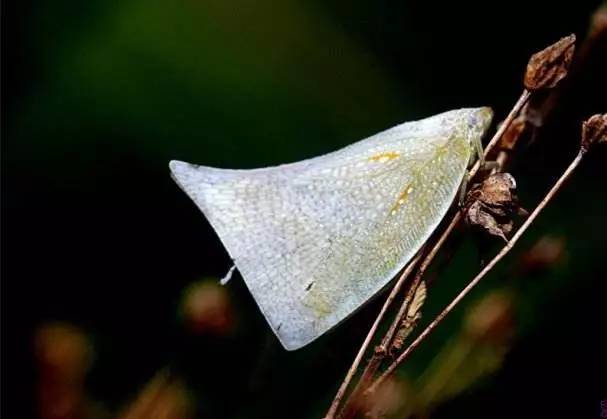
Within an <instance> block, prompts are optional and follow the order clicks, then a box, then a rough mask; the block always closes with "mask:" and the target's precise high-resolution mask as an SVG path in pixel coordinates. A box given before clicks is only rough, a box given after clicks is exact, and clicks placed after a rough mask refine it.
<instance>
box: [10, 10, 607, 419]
mask: <svg viewBox="0 0 607 419" xmlns="http://www.w3.org/2000/svg"><path fill="white" fill-rule="evenodd" d="M7 3H8V4H7ZM598 6H599V3H598V2H593V1H588V2H586V1H576V2H570V3H564V4H562V5H559V4H557V2H553V1H538V2H528V1H511V2H507V3H495V2H484V3H482V4H472V3H471V4H465V3H462V2H448V3H445V4H442V3H440V2H403V1H398V2H397V1H390V0H387V1H375V2H367V1H341V0H333V1H328V2H327V1H307V2H305V1H295V0H288V1H282V2H271V1H267V0H262V1H257V2H226V1H192V0H190V1H176V2H160V1H141V0H121V1H117V0H114V1H107V0H106V1H99V0H97V1H88V2H76V1H71V0H57V1H53V2H50V1H41V0H39V1H33V0H30V1H21V2H3V17H2V90H3V91H2V414H3V416H4V417H7V418H9V417H36V416H37V415H39V414H40V413H37V412H40V411H42V413H41V414H40V416H44V417H51V416H48V414H47V413H48V412H46V413H45V412H44V410H45V409H44V404H43V402H41V401H40V388H41V387H40V386H41V384H40V383H41V380H42V381H43V379H42V378H41V377H43V375H44V365H45V364H44V362H43V361H41V360H40V354H39V351H38V352H37V350H36V349H35V348H36V347H37V346H36V345H35V342H38V341H37V340H36V339H37V338H36V336H39V333H40V330H41V329H44V328H45V327H49V326H48V325H60V326H59V327H68V328H75V329H73V330H77V334H78V333H79V334H81V336H84V339H85V340H86V342H87V345H88V346H87V347H88V348H89V351H90V352H91V353H93V354H94V355H91V360H90V362H89V364H88V367H87V368H85V370H86V371H85V372H84V373H83V374H84V376H85V380H84V384H83V389H84V390H82V391H84V392H85V394H86V399H87V400H88V401H89V402H90V403H93V404H94V405H95V406H96V407H95V409H93V410H94V411H95V412H96V413H90V415H91V416H90V417H106V416H113V415H115V414H117V412H123V411H124V409H127V407H128V406H129V404H130V403H132V402H133V400H136V399H137V397H138V394H139V393H140V391H141V389H142V388H144V387H145V386H146V383H148V382H149V380H151V379H152V377H154V376H155V374H157V373H158V371H161V370H162V371H170V372H169V374H172V375H174V376H175V377H179V378H180V380H182V382H183V383H184V388H186V389H187V390H186V391H185V392H186V393H187V398H188V400H190V401H191V404H192V405H193V406H194V407H193V409H194V414H195V415H196V417H239V418H245V417H256V418H264V417H320V416H321V415H322V414H323V412H324V411H325V410H326V409H327V407H328V405H329V404H330V401H331V399H332V397H333V395H334V393H335V391H336V389H337V386H338V384H339V382H340V381H341V379H342V377H343V375H344V373H345V371H346V369H347V367H348V366H349V365H350V363H351V361H352V359H353V356H354V354H355V351H356V350H357V348H358V346H359V345H360V342H361V341H362V338H363V336H364V334H365V332H366V330H367V329H368V327H369V326H370V324H371V321H372V319H373V318H374V316H375V314H376V313H377V310H378V308H379V305H378V302H377V301H375V302H374V303H372V304H370V305H368V306H367V307H366V308H365V309H364V310H362V311H360V312H359V313H358V314H357V315H356V316H354V317H353V318H352V319H350V320H349V321H348V322H346V323H344V324H343V325H342V326H340V327H339V328H338V329H336V330H335V331H334V332H332V333H330V334H328V335H327V336H325V337H322V338H321V339H319V340H318V341H317V342H315V343H314V344H312V345H310V346H309V347H306V348H305V349H303V350H300V351H297V352H285V351H284V350H283V349H282V348H281V347H280V345H279V343H278V342H277V341H276V339H275V338H274V337H273V336H272V335H271V332H270V330H269V328H268V327H267V326H266V324H265V322H264V320H263V318H262V316H261V314H260V312H259V311H258V310H257V308H256V306H255V303H254V301H253V300H252V298H251V297H250V295H249V294H248V292H247V290H246V288H245V286H244V284H243V282H242V281H241V278H240V276H239V275H238V274H237V275H236V276H235V278H234V280H233V281H232V282H231V283H230V284H229V286H228V287H227V289H226V291H225V292H226V295H227V297H228V301H229V304H228V307H229V308H228V309H226V310H229V313H230V314H229V317H230V318H231V319H232V320H231V321H230V324H233V327H229V328H228V329H229V330H220V331H217V330H213V331H211V332H209V331H208V330H204V331H202V332H200V331H199V330H197V331H192V329H191V327H189V326H188V324H189V323H188V321H189V320H188V314H187V313H185V314H184V313H183V310H180V307H181V306H182V304H183V303H182V301H183V300H184V299H185V298H187V293H188V291H187V290H188V289H190V288H188V287H191V286H192V284H200V282H198V281H200V280H202V279H204V278H218V277H221V276H222V275H223V274H225V272H226V271H227V269H228V268H229V266H230V260H229V258H228V255H227V253H226V252H225V250H224V249H223V248H222V246H221V244H220V242H219V240H218V239H217V237H216V236H215V234H214V232H213V231H212V229H211V227H210V226H209V224H208V223H207V221H206V220H205V219H204V217H203V216H202V215H201V214H200V213H199V212H198V211H197V210H196V208H195V206H194V205H193V204H192V203H191V202H190V201H189V200H188V198H187V197H186V196H185V194H183V193H182V192H181V191H180V190H179V189H178V188H177V187H176V185H175V184H174V183H173V182H172V180H171V179H170V177H169V173H168V167H167V164H168V161H169V160H170V159H179V160H186V161H190V162H195V163H200V164H205V165H211V166H218V167H230V168H253V167H259V166H266V165H272V164H278V163H283V162H288V161H295V160H300V159H303V158H307V157H311V156H314V155H318V154H322V153H326V152H328V151H331V150H334V149H336V148H339V147H341V146H344V145H346V144H349V143H351V142H354V141H356V140H358V139H361V138H363V137H366V136H368V135H370V134H373V133H375V132H377V131H380V130H382V129H385V128H387V127H390V126H393V125H396V124H397V123H400V122H403V121H406V120H413V119H416V118H421V117H424V116H428V115H431V114H434V113H438V112H441V111H444V110H448V109H451V108H458V107H469V106H481V105H488V106H491V107H493V109H494V110H495V112H496V119H497V120H498V121H499V120H501V119H503V117H504V116H505V114H506V113H507V112H508V110H509V109H510V107H511V106H512V104H513V103H514V102H515V100H516V98H517V97H518V95H519V94H520V91H521V80H522V75H523V71H524V68H525V65H526V62H527V59H528V57H529V55H530V54H531V53H533V52H535V51H537V50H539V49H541V48H543V47H545V46H547V45H548V44H550V43H552V42H554V41H556V40H558V39H559V38H560V37H562V36H565V35H567V34H569V33H575V34H577V36H578V40H579V42H583V40H584V39H585V38H586V36H587V34H588V29H589V24H590V21H591V17H592V14H593V13H594V11H595V10H596V8H597V7H598ZM605 52H606V48H605V43H604V39H602V40H601V42H599V44H598V45H595V46H594V47H593V49H592V50H591V51H590V53H589V54H588V56H586V57H585V61H584V65H583V66H582V67H581V69H580V71H579V73H578V74H576V75H575V78H574V80H572V81H571V83H570V84H568V85H567V86H566V87H565V88H564V89H563V94H562V95H561V96H560V98H559V104H558V106H557V108H556V109H555V111H554V113H553V114H552V116H551V118H550V119H549V120H547V121H546V124H545V126H544V127H542V129H541V130H540V132H539V135H538V137H537V138H536V139H535V141H534V142H532V143H529V142H525V143H524V144H521V146H520V147H519V150H518V153H517V156H516V160H515V164H514V166H513V167H512V172H513V173H514V175H515V176H516V178H517V180H518V185H519V190H520V194H521V199H522V202H523V205H524V206H525V207H527V208H532V207H533V206H534V205H535V203H536V202H537V201H538V200H539V199H541V197H542V196H543V194H544V193H545V191H547V189H548V188H549V187H550V185H551V184H552V183H553V181H554V180H555V179H556V178H557V177H558V176H559V174H560V173H561V172H562V171H563V170H564V168H565V167H566V165H567V164H568V162H569V161H570V160H571V159H572V158H573V157H574V155H575V153H576V150H577V145H578V141H579V126H580V122H581V121H582V120H583V119H584V118H586V117H588V116H589V115H591V114H593V113H598V112H605V111H606V109H607V107H606V106H605V105H606V100H605V98H606V96H607V89H606V88H605V86H606V84H607V83H606V80H605V75H606V74H607V66H606V65H605V61H604V59H605ZM606 159H607V149H605V148H602V149H600V148H597V149H596V150H593V151H592V152H591V153H590V154H589V155H588V157H587V159H585V161H584V163H583V165H582V167H581V168H580V169H579V171H577V172H576V174H575V175H574V177H573V178H572V179H571V181H570V182H569V184H568V185H567V186H566V187H565V188H564V190H563V191H562V193H561V194H560V195H559V196H558V197H557V198H556V200H555V201H554V202H553V203H552V204H551V205H550V206H549V207H548V208H547V210H546V211H545V213H544V214H543V215H542V216H541V217H540V219H539V220H538V221H537V223H536V224H535V225H534V226H533V227H532V228H531V230H530V231H529V233H528V234H527V235H526V236H525V238H524V239H523V240H522V242H521V244H520V245H519V246H518V247H517V248H516V249H515V251H514V252H513V253H512V254H511V255H510V256H508V258H507V259H506V260H505V261H504V262H503V263H502V264H501V265H500V267H499V268H498V269H497V270H496V271H495V272H494V273H493V274H492V275H491V276H490V277H489V278H488V279H487V283H486V284H483V285H482V286H481V287H480V289H479V290H477V291H475V292H474V293H473V295H471V296H470V297H469V298H467V299H466V301H465V304H464V306H465V307H462V308H461V309H458V310H457V312H456V313H454V315H453V317H452V318H449V319H448V320H447V321H446V322H445V323H444V324H443V325H442V326H441V327H440V329H439V331H438V332H437V333H436V335H435V336H433V337H432V338H431V339H429V340H428V342H426V343H425V344H424V345H423V346H422V347H421V348H420V350H419V351H418V353H417V354H416V356H414V357H413V358H412V359H411V361H410V362H409V363H408V364H407V366H406V367H405V368H404V369H403V370H402V373H401V376H402V377H403V380H411V381H415V377H419V376H422V377H423V370H424V368H425V366H426V365H428V363H429V362H431V360H432V359H433V357H434V356H435V355H436V354H437V353H439V352H440V351H444V350H448V348H449V345H450V342H453V339H457V336H459V333H460V332H461V328H462V326H461V324H462V321H463V320H462V317H463V316H465V313H466V310H467V308H466V306H470V304H472V303H474V302H475V301H479V300H482V298H483V296H484V295H486V294H487V293H490V292H492V291H495V290H496V289H499V290H506V291H505V292H506V293H507V294H508V295H509V296H510V297H509V298H511V299H512V302H513V307H514V308H513V313H512V315H513V321H512V326H511V331H512V336H511V337H510V338H509V339H508V343H507V345H506V347H507V350H506V351H505V352H504V353H503V356H502V357H501V358H500V359H501V362H500V367H499V368H495V369H494V370H493V371H491V372H488V373H486V374H481V375H480V376H479V377H478V379H474V380H470V381H469V382H466V383H465V384H462V386H461V387H462V388H461V389H460V390H458V391H455V392H454V394H450V395H448V396H446V397H444V398H442V399H441V400H440V402H437V403H436V404H435V405H433V406H434V409H433V410H432V412H433V415H434V417H440V418H458V417H469V418H472V417H479V418H480V417H487V416H489V417H504V418H506V417H570V418H573V417H576V418H577V417H579V418H583V417H588V418H594V417H596V418H598V417H600V413H601V412H600V403H601V400H604V399H607V360H606V357H605V355H606V354H607V346H606V345H605V334H606V331H607V327H606V325H607V323H606V318H605V317H606V316H605V313H606V311H605V296H606V295H607V286H606V285H605V281H606V280H607V275H606V274H607V268H606V267H605V256H604V255H605V249H607V239H606V238H605V236H606V234H607V218H606V214H607V190H606V189H605V183H604V180H605V177H606V174H605V162H606V161H607V160H606ZM546 235H551V236H554V237H558V238H559V240H561V241H562V243H564V245H563V246H564V248H565V249H564V253H565V254H566V256H564V257H563V258H562V260H561V261H560V262H559V263H558V264H556V265H555V266H551V267H549V268H548V269H546V270H542V272H540V273H537V272H534V273H533V274H529V273H525V274H523V273H521V272H520V270H518V269H517V268H516V266H518V265H517V264H519V263H520V260H521V259H520V258H521V257H522V256H521V255H523V254H524V252H525V251H527V250H528V249H529V248H530V247H531V246H532V245H533V244H534V243H535V242H537V240H538V239H539V238H541V237H543V236H546ZM464 237H465V236H464ZM477 270H478V261H477V259H476V255H475V251H474V247H473V244H472V243H471V241H470V240H469V239H468V238H465V240H464V243H463V245H462V246H461V248H460V250H459V251H458V252H457V254H456V256H455V259H454V261H453V262H452V264H451V265H450V266H449V268H448V269H446V270H444V271H441V274H440V280H439V281H436V283H435V285H433V287H432V288H431V289H430V294H429V300H428V304H427V310H428V311H427V313H425V314H426V316H425V320H429V319H430V318H431V315H432V314H433V313H436V312H437V311H438V310H439V309H440V307H442V306H443V305H444V304H445V303H446V302H447V301H449V299H450V298H451V297H452V296H453V295H454V294H455V292H456V291H457V290H458V289H460V288H461V287H462V286H463V284H464V283H465V281H466V280H467V279H469V278H470V277H471V275H473V274H474V272H476V271H477ZM219 292H223V291H219ZM57 322H59V323H57ZM69 330H72V329H69ZM53 342H54V341H53V339H51V342H50V343H48V342H47V344H50V345H51V346H52V345H53V344H54V343H53ZM467 362H469V363H471V364H474V363H475V362H476V360H475V358H474V357H471V358H470V359H468V361H467ZM466 365H468V364H466ZM37 394H38V395H37ZM45 415H46V416H45ZM95 415H98V416H95ZM104 415H105V416H104Z"/></svg>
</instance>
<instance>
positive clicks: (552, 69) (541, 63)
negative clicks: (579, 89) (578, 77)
mask: <svg viewBox="0 0 607 419" xmlns="http://www.w3.org/2000/svg"><path fill="white" fill-rule="evenodd" d="M574 51H575V35H569V36H566V37H564V38H562V39H561V40H559V41H558V42H556V43H554V44H552V45H550V46H549V47H548V48H545V49H543V50H541V51H540V52H537V53H535V54H533V55H532V56H531V58H530V59H529V63H528V64H527V71H526V72H525V80H524V83H525V87H526V88H527V89H529V90H531V91H533V90H541V89H551V88H553V87H554V86H556V85H557V84H558V83H559V82H560V81H561V80H562V79H563V78H564V77H565V76H567V72H568V71H569V66H570V65H571V60H572V59H573V53H574Z"/></svg>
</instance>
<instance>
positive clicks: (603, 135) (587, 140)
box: [582, 114, 607, 150]
mask: <svg viewBox="0 0 607 419" xmlns="http://www.w3.org/2000/svg"><path fill="white" fill-rule="evenodd" d="M599 143H607V114H603V115H599V114H597V115H592V116H591V117H590V118H588V119H587V120H586V121H584V123H583V124H582V148H583V149H584V150H588V148H590V146H591V145H593V144H599Z"/></svg>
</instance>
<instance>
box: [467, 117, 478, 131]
mask: <svg viewBox="0 0 607 419" xmlns="http://www.w3.org/2000/svg"><path fill="white" fill-rule="evenodd" d="M478 122H479V121H478V118H477V116H476V115H470V117H469V118H468V128H474V127H476V125H477V124H478Z"/></svg>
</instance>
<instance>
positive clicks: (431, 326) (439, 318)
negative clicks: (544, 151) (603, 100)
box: [367, 148, 586, 393]
mask: <svg viewBox="0 0 607 419" xmlns="http://www.w3.org/2000/svg"><path fill="white" fill-rule="evenodd" d="M585 153H586V150H585V149H584V148H581V149H580V151H579V152H578V154H577V156H576V157H575V159H574V160H573V161H572V162H571V164H570V165H569V167H567V169H566V170H565V172H563V174H562V175H561V177H560V178H559V179H558V180H557V181H556V183H555V184H554V185H553V186H552V188H551V189H550V191H549V192H548V193H547V194H546V196H545V197H544V199H542V200H541V201H540V203H539V204H538V205H537V207H536V208H535V209H534V210H533V212H532V213H531V214H530V215H529V217H528V218H527V219H526V220H525V222H524V223H523V224H522V225H521V227H520V228H519V229H518V230H517V232H516V233H515V234H514V236H512V238H511V239H510V241H509V242H508V243H507V244H506V245H505V246H504V247H503V248H502V249H501V250H500V251H499V252H498V253H497V255H495V257H494V258H493V259H492V260H491V262H489V263H488V264H487V265H486V266H485V267H484V268H483V269H482V270H481V271H480V272H479V273H478V275H476V277H474V278H473V279H472V281H470V282H469V283H468V285H466V287H465V288H464V289H463V290H462V291H460V293H459V294H458V295H457V296H456V297H455V298H454V299H453V301H451V302H450V303H449V304H448V305H447V307H445V308H444V309H443V311H441V313H440V314H439V315H438V316H436V318H435V319H434V320H433V321H432V322H431V323H430V324H429V325H428V326H427V327H426V329H424V331H423V332H422V333H420V335H419V336H418V337H417V338H416V339H415V340H414V341H413V342H412V343H411V344H410V345H409V346H408V347H407V349H406V350H405V351H404V352H403V353H402V354H400V356H399V357H398V358H397V359H396V360H395V361H394V362H393V363H392V364H391V365H390V366H389V367H388V368H387V369H386V371H385V372H384V373H383V374H382V375H381V376H380V377H379V378H378V379H377V380H376V381H375V382H374V383H373V384H372V385H371V386H370V387H369V389H368V390H367V393H372V392H373V391H375V389H377V387H378V386H379V385H380V384H381V383H382V382H384V380H385V379H386V378H388V377H389V376H390V375H391V374H392V373H394V371H395V370H396V368H397V367H398V366H399V365H400V364H402V363H403V362H404V361H405V360H406V359H407V358H408V357H409V356H410V355H411V353H412V352H413V351H414V350H415V348H417V347H418V346H419V345H420V344H421V343H422V342H423V341H424V340H425V339H426V338H427V337H428V336H429V335H430V333H432V332H433V331H434V329H436V327H437V326H438V325H439V324H440V322H441V321H442V320H443V319H444V318H445V317H446V316H447V315H448V314H449V313H450V312H451V311H452V310H453V309H454V308H455V307H456V306H457V304H459V302H460V301H461V300H462V299H463V298H464V297H465V296H466V295H468V293H469V292H470V291H471V290H472V289H473V288H474V287H475V286H476V285H477V284H478V283H479V282H480V281H481V280H482V279H483V278H484V277H485V276H487V273H489V272H490V271H491V270H492V269H493V267H494V266H495V265H496V264H497V263H498V262H499V261H500V260H502V259H503V258H504V256H506V255H507V254H508V253H509V252H510V250H512V248H513V247H514V245H515V244H516V242H517V241H518V240H519V239H520V238H521V237H522V236H523V234H524V233H525V231H527V229H528V228H529V226H530V225H531V224H532V223H533V222H534V221H535V219H536V218H537V217H538V216H539V214H540V213H541V212H542V210H543V209H544V208H545V207H546V205H548V203H549V202H550V201H551V200H552V199H553V198H554V196H555V195H556V193H557V192H558V191H559V190H560V188H561V187H562V186H563V184H564V183H565V182H566V181H567V179H569V177H570V176H571V174H572V173H573V171H574V170H575V169H576V168H577V167H578V166H579V164H580V162H581V161H582V158H583V157H584V155H585Z"/></svg>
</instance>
